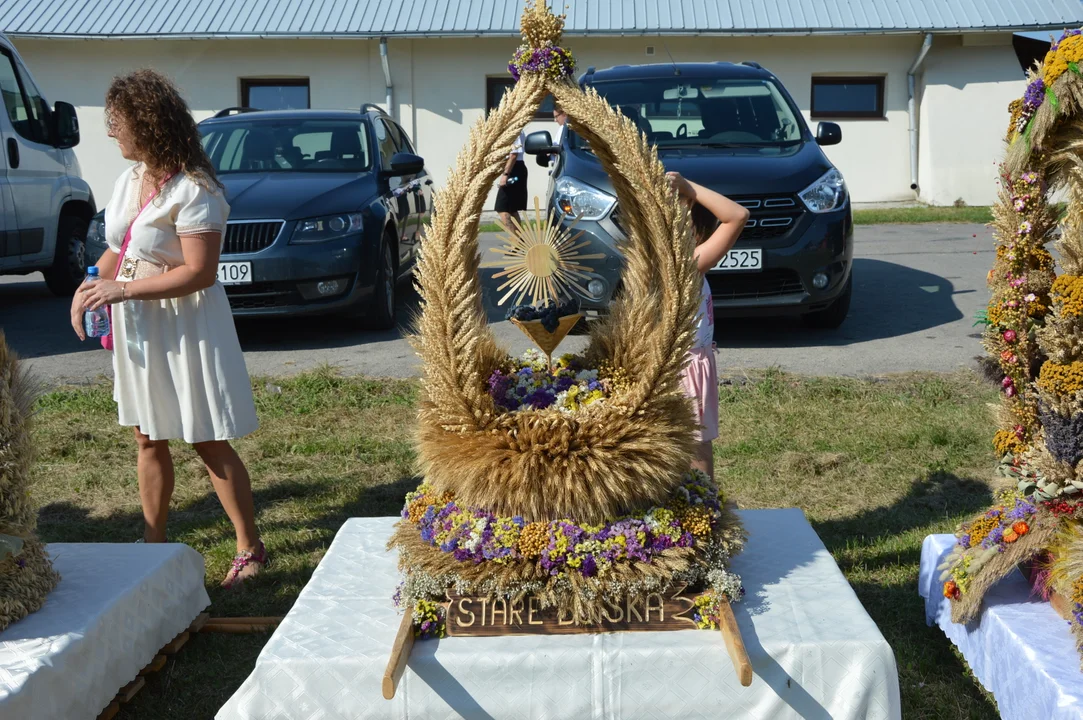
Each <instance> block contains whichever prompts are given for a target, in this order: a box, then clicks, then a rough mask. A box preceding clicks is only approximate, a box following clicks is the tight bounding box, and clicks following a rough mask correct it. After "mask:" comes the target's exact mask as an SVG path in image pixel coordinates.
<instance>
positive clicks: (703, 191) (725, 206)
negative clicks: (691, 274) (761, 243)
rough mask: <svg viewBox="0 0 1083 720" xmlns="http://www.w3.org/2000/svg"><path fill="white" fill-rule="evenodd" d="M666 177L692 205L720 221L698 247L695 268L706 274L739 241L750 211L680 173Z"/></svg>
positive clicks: (667, 174)
mask: <svg viewBox="0 0 1083 720" xmlns="http://www.w3.org/2000/svg"><path fill="white" fill-rule="evenodd" d="M666 177H667V178H668V179H669V181H670V183H671V184H672V185H673V187H674V188H676V190H677V192H678V193H680V195H681V197H682V198H684V199H685V200H687V201H688V202H689V204H691V203H699V204H700V205H702V206H703V207H704V208H706V209H707V211H708V212H710V213H711V214H712V215H714V216H715V217H716V218H718V227H717V228H715V230H714V232H713V233H711V236H710V237H708V238H707V239H706V240H705V241H704V242H702V243H700V244H699V245H697V246H696V251H695V257H696V266H697V267H698V268H699V271H700V272H701V273H706V272H707V271H708V270H710V269H711V268H713V267H714V266H715V265H717V264H718V263H719V262H721V261H722V258H724V257H725V256H726V253H727V252H729V251H730V248H732V247H733V244H734V243H735V242H737V237H738V236H739V235H740V234H741V231H742V230H744V229H745V223H746V222H748V210H747V209H745V208H744V207H742V206H740V205H738V204H737V203H735V202H733V201H732V200H730V199H729V198H727V197H725V196H724V195H721V194H719V193H716V192H715V191H714V190H711V189H709V188H705V187H703V186H702V185H699V184H698V183H694V182H692V181H691V180H688V179H687V178H685V177H682V176H681V174H680V173H677V172H669V173H666Z"/></svg>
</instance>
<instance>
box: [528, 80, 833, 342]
mask: <svg viewBox="0 0 1083 720" xmlns="http://www.w3.org/2000/svg"><path fill="white" fill-rule="evenodd" d="M580 83H581V84H582V85H585V86H590V87H593V88H594V89H595V90H597V91H598V93H599V94H601V95H602V96H603V97H605V98H606V99H607V100H608V101H609V103H610V104H611V105H613V106H615V107H618V108H620V109H621V111H622V112H623V113H624V114H625V115H626V116H628V117H630V118H632V119H633V120H634V121H635V122H636V123H637V124H638V125H639V127H640V129H641V130H642V131H643V132H644V133H645V134H646V135H647V138H648V139H649V140H650V142H651V143H652V144H653V145H654V146H655V147H656V148H657V151H658V155H659V158H660V159H661V160H662V163H663V164H664V165H665V167H666V169H667V170H674V171H677V172H680V173H681V174H682V175H684V176H685V177H687V178H688V179H689V180H693V181H695V182H697V183H700V184H701V185H704V186H706V187H709V188H711V189H713V190H716V191H718V192H720V193H722V194H723V195H726V196H728V197H730V198H732V199H733V200H735V201H736V202H738V203H740V204H741V205H743V206H744V207H746V208H748V210H749V211H750V213H751V215H750V217H749V220H748V224H747V226H746V227H745V230H744V232H743V233H742V234H741V236H740V238H739V239H738V240H737V244H736V245H735V246H734V248H733V250H731V251H730V253H729V254H728V255H727V256H726V257H725V258H724V259H723V260H722V262H720V263H719V264H718V266H717V267H715V268H714V269H713V270H711V271H710V272H709V273H708V274H707V281H708V283H709V284H710V286H711V291H712V294H713V297H714V306H715V312H716V315H720V316H727V315H728V316H750V315H799V316H802V317H804V318H805V319H806V320H807V321H808V322H809V323H810V324H812V325H814V326H818V327H828V328H834V327H838V326H839V325H840V324H841V323H842V322H843V320H845V318H846V314H847V312H848V311H849V308H850V297H851V293H852V290H853V279H852V277H851V264H852V258H853V214H852V209H851V205H850V199H849V194H848V192H847V189H846V184H845V182H844V181H843V178H842V175H841V173H839V171H838V170H837V169H835V167H834V166H833V165H832V164H831V162H830V161H829V160H828V159H827V157H826V156H825V155H824V153H823V151H821V150H820V146H821V145H832V144H835V143H837V142H839V141H840V140H841V137H842V132H841V130H840V129H839V127H838V125H835V124H834V123H820V125H819V127H818V129H817V133H816V135H815V136H813V135H812V133H811V132H810V130H809V128H808V126H807V125H806V124H805V121H804V119H803V118H802V116H801V113H800V112H799V111H798V109H797V106H796V105H795V104H794V102H793V100H792V98H791V97H790V96H789V94H788V93H787V92H786V90H785V88H784V87H783V86H782V84H781V83H780V82H779V81H778V79H777V78H775V77H774V76H773V75H772V74H771V73H769V72H767V71H766V70H763V69H762V68H760V67H759V66H758V65H755V64H752V63H748V64H740V65H734V64H730V63H678V64H676V65H673V64H669V65H639V66H620V67H616V68H611V69H608V70H599V71H595V70H594V69H593V68H591V69H589V70H588V71H587V72H586V74H585V75H584V76H583V77H582V78H581V79H580ZM551 143H552V141H551V139H550V137H549V133H547V132H540V133H533V134H531V135H530V136H529V137H528V139H527V144H526V149H527V152H529V153H531V154H534V155H538V159H539V164H543V165H544V164H547V163H548V161H549V158H550V157H552V156H555V157H556V163H555V165H554V167H553V172H552V180H551V183H550V190H549V203H550V206H551V207H552V208H555V209H556V210H557V211H558V212H559V214H560V216H561V217H562V218H564V223H565V224H566V225H567V224H570V223H571V222H572V221H573V220H574V218H575V217H577V216H581V219H580V221H579V223H578V224H577V225H576V230H584V231H585V235H584V237H583V239H584V240H589V241H590V243H591V246H590V248H589V249H586V250H584V252H588V253H602V254H604V255H605V256H606V257H605V260H604V261H601V262H595V269H596V272H595V274H594V276H593V277H592V278H591V281H590V282H589V284H588V285H587V289H588V291H589V293H588V295H587V296H584V297H582V298H581V304H582V306H583V308H584V309H585V310H587V311H588V312H594V313H597V312H604V310H605V308H606V306H607V305H608V304H609V301H610V299H611V298H612V297H613V294H614V293H615V292H616V291H617V289H618V288H619V287H620V270H621V266H622V261H621V253H620V250H619V245H620V243H622V242H625V241H626V235H625V232H624V229H623V228H622V226H621V213H622V208H621V207H620V206H619V205H618V203H617V198H616V196H615V194H614V191H613V186H612V183H611V182H610V180H609V177H608V176H607V175H606V173H605V171H604V170H603V169H602V166H601V164H600V163H599V162H598V159H597V158H596V157H595V156H594V155H593V153H591V151H590V148H589V147H587V145H586V144H585V143H584V141H583V139H582V138H580V137H579V136H577V135H576V134H575V132H574V128H573V129H572V131H571V132H566V133H564V136H563V139H562V142H561V145H560V146H559V147H557V148H554V147H551Z"/></svg>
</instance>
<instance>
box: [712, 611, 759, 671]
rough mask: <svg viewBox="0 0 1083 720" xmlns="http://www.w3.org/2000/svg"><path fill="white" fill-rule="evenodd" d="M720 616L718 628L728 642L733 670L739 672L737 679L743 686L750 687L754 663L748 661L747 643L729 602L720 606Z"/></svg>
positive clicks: (727, 648)
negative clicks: (742, 636) (743, 638)
mask: <svg viewBox="0 0 1083 720" xmlns="http://www.w3.org/2000/svg"><path fill="white" fill-rule="evenodd" d="M718 616H719V623H718V628H719V630H721V631H722V639H723V640H725V641H726V650H727V651H728V652H729V654H730V660H731V661H732V662H733V669H734V670H735V671H736V672H737V679H738V680H740V681H741V685H743V686H744V687H748V686H749V685H751V684H752V663H751V662H749V660H748V653H747V652H746V651H745V641H744V640H742V639H741V631H740V629H739V628H738V627H737V618H735V617H734V616H733V608H732V607H730V604H729V602H728V601H725V600H723V601H722V603H721V604H720V605H719V611H718Z"/></svg>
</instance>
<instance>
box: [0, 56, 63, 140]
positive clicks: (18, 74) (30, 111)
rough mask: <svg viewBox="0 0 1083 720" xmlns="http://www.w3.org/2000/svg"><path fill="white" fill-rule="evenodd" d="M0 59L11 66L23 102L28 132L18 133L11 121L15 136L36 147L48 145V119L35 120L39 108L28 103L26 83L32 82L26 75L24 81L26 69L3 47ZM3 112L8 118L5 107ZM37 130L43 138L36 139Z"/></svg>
mask: <svg viewBox="0 0 1083 720" xmlns="http://www.w3.org/2000/svg"><path fill="white" fill-rule="evenodd" d="M0 57H3V58H4V59H6V60H7V61H8V63H9V64H10V65H11V72H12V74H13V75H14V76H15V83H16V85H18V86H19V87H18V88H17V89H18V91H19V97H20V98H21V99H22V102H23V110H24V111H25V112H26V128H27V130H28V132H27V133H26V134H24V133H22V132H20V131H19V125H18V124H17V123H16V122H15V121H14V120H11V121H10V122H11V126H12V128H13V129H14V130H15V134H16V135H18V136H19V137H21V138H22V139H23V140H26V141H27V142H32V143H36V144H38V145H46V146H48V145H50V144H51V141H52V138H51V137H50V132H49V127H50V119H49V116H48V115H46V116H45V117H44V118H43V119H42V120H40V121H39V120H38V118H37V114H38V113H37V111H38V110H39V108H37V107H35V106H34V104H33V103H32V102H31V101H30V95H29V93H27V90H26V83H27V82H32V81H29V79H28V78H29V75H28V74H27V75H26V79H24V73H26V69H25V68H24V67H23V66H22V63H21V62H19V59H18V58H17V57H16V56H15V53H13V52H11V51H10V50H8V49H7V48H5V47H0ZM34 90H35V91H37V95H38V97H39V98H41V101H42V105H43V106H45V107H46V109H48V103H47V102H45V97H44V96H43V95H42V94H41V91H40V90H38V89H37V86H35V87H34ZM4 112H7V113H9V117H10V112H9V111H8V109H7V107H6V106H5V108H4ZM20 122H21V121H20ZM39 129H42V130H44V131H45V137H40V138H39V137H36V135H37V134H38V133H37V130H39Z"/></svg>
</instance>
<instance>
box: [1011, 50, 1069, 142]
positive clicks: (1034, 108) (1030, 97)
mask: <svg viewBox="0 0 1083 720" xmlns="http://www.w3.org/2000/svg"><path fill="white" fill-rule="evenodd" d="M1081 61H1083V36H1081V35H1080V30H1079V29H1072V30H1066V31H1065V32H1064V34H1063V35H1061V36H1060V38H1059V39H1058V40H1056V41H1055V42H1054V43H1053V44H1052V45H1050V46H1049V52H1048V53H1046V56H1045V60H1044V61H1043V62H1042V68H1041V72H1039V73H1035V74H1034V75H1032V76H1031V79H1030V82H1028V83H1027V88H1026V91H1025V92H1024V93H1023V98H1022V103H1020V105H1019V106H1018V109H1016V108H1012V130H1013V131H1014V133H1015V134H1019V135H1023V136H1024V137H1025V136H1027V135H1028V130H1029V126H1030V122H1031V120H1032V119H1033V118H1034V115H1035V113H1037V112H1038V108H1040V107H1041V106H1042V104H1043V103H1045V102H1046V101H1047V100H1048V101H1049V102H1051V103H1052V104H1053V106H1054V108H1055V107H1056V105H1057V103H1058V99H1057V96H1056V93H1054V92H1053V85H1054V83H1056V82H1057V81H1058V80H1059V79H1060V78H1061V77H1062V76H1063V75H1064V73H1066V72H1073V73H1075V74H1077V75H1080V74H1081V71H1080V68H1079V63H1080V62H1081Z"/></svg>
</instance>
